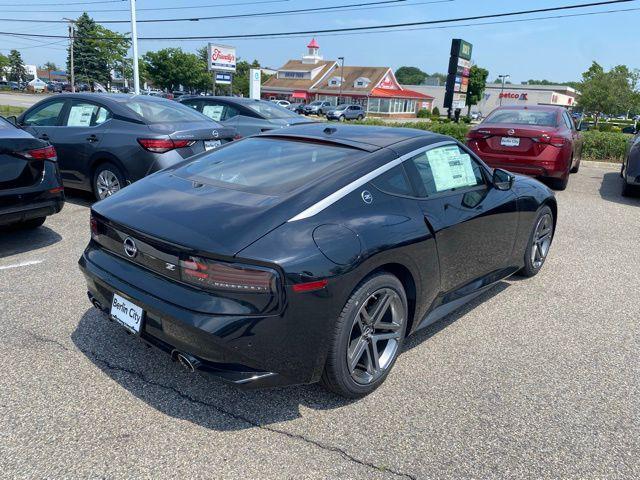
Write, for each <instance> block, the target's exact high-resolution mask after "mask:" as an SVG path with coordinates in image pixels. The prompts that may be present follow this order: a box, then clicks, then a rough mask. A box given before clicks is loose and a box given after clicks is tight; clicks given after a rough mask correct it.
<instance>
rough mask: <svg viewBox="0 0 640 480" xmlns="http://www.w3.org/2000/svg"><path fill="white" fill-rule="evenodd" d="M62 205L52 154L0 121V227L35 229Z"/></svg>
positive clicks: (48, 147) (44, 145) (43, 144)
mask: <svg viewBox="0 0 640 480" xmlns="http://www.w3.org/2000/svg"><path fill="white" fill-rule="evenodd" d="M63 205H64V190H63V188H62V180H61V179H60V172H59V171H58V163H57V161H56V150H55V149H54V148H53V147H52V146H51V145H49V143H48V142H45V141H43V140H38V139H36V138H33V137H32V136H31V135H29V134H28V133H27V132H24V131H22V130H20V129H18V128H16V127H15V126H14V125H12V124H11V123H9V122H8V121H6V120H5V119H3V118H2V117H0V226H7V225H11V226H12V227H20V228H36V227H39V226H40V225H42V224H43V223H44V221H45V219H46V217H47V216H49V215H53V214H54V213H58V212H59V211H60V210H61V209H62V207H63Z"/></svg>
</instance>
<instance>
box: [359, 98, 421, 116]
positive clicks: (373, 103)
mask: <svg viewBox="0 0 640 480" xmlns="http://www.w3.org/2000/svg"><path fill="white" fill-rule="evenodd" d="M367 111H368V112H370V113H414V112H415V111H416V101H415V100H408V99H404V98H389V99H387V98H370V99H369V106H368V108H367Z"/></svg>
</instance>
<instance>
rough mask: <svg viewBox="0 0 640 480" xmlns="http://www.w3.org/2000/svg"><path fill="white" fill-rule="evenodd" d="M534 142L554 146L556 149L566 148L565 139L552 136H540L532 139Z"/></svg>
mask: <svg viewBox="0 0 640 480" xmlns="http://www.w3.org/2000/svg"><path fill="white" fill-rule="evenodd" d="M532 140H533V141H534V142H537V143H543V144H545V145H553V146H554V147H559V148H560V147H564V143H565V139H564V137H553V136H551V135H540V136H539V137H536V138H533V139H532Z"/></svg>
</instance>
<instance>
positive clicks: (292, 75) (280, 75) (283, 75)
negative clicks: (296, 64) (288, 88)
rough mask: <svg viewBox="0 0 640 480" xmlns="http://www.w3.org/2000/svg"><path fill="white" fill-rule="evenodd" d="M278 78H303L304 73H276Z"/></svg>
mask: <svg viewBox="0 0 640 480" xmlns="http://www.w3.org/2000/svg"><path fill="white" fill-rule="evenodd" d="M278 78H305V73H304V72H286V71H284V72H278Z"/></svg>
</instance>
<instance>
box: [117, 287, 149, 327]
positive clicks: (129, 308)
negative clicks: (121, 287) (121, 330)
mask: <svg viewBox="0 0 640 480" xmlns="http://www.w3.org/2000/svg"><path fill="white" fill-rule="evenodd" d="M143 316H144V310H142V308H141V307H139V306H137V305H135V304H133V303H131V302H130V301H129V300H127V299H126V298H122V297H121V296H120V295H118V294H117V293H114V294H113V301H112V302H111V318H112V319H114V320H115V321H116V322H118V323H119V324H121V325H122V326H123V327H125V328H126V329H127V330H129V331H131V332H133V333H140V327H141V326H142V317H143Z"/></svg>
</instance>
